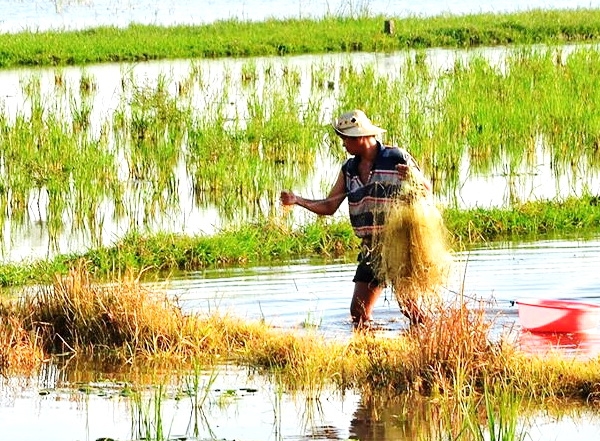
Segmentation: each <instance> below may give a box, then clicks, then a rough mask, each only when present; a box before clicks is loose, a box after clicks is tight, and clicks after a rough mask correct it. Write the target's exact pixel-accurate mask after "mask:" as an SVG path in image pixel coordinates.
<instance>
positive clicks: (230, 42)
mask: <svg viewBox="0 0 600 441" xmlns="http://www.w3.org/2000/svg"><path fill="white" fill-rule="evenodd" d="M389 18H393V17H383V16H369V15H368V14H366V13H365V14H359V15H358V16H357V17H355V18H351V17H345V16H327V17H325V18H322V19H315V20H305V19H288V20H274V19H271V20H266V21H263V22H249V21H240V20H235V19H233V20H225V21H218V22H215V23H212V24H207V25H199V26H173V27H159V26H150V25H148V26H146V25H131V26H129V27H127V28H117V27H101V28H96V29H88V30H82V31H64V32H47V31H44V32H29V31H27V32H22V33H18V34H14V35H13V34H2V35H0V67H1V68H12V67H16V66H63V65H82V64H88V63H102V62H122V61H145V60H158V59H176V58H216V57H254V56H266V55H296V54H307V53H310V54H315V53H333V52H355V51H366V52H391V51H396V50H403V49H409V48H428V47H458V48H468V47H475V46H494V45H505V44H537V43H565V42H581V41H594V40H597V39H598V38H599V37H600V10H599V9H584V8H582V9H577V10H565V11H543V10H531V11H527V12H519V13H512V14H502V15H499V14H476V15H464V16H449V15H440V16H437V17H429V18H420V17H409V18H400V17H398V18H395V19H394V20H395V24H396V25H395V29H396V32H395V34H394V35H387V34H385V33H384V20H386V19H389Z"/></svg>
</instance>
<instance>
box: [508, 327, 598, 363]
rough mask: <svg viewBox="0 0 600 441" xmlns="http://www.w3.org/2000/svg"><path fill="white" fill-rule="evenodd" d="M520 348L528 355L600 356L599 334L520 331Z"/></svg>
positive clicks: (595, 332)
mask: <svg viewBox="0 0 600 441" xmlns="http://www.w3.org/2000/svg"><path fill="white" fill-rule="evenodd" d="M519 346H520V348H521V349H522V350H523V351H525V352H527V353H530V354H535V355H543V356H544V355H552V354H568V355H571V356H574V357H577V358H595V357H597V356H598V355H600V333H599V332H598V331H593V332H581V333H555V332H547V333H536V332H529V331H522V332H521V333H520V335H519Z"/></svg>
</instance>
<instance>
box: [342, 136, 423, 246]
mask: <svg viewBox="0 0 600 441" xmlns="http://www.w3.org/2000/svg"><path fill="white" fill-rule="evenodd" d="M378 146H379V153H378V154H377V157H376V158H375V162H374V163H373V167H372V168H371V172H370V174H369V179H368V181H367V182H366V183H363V182H362V181H361V179H360V176H359V172H358V164H359V162H360V157H356V156H355V157H352V158H350V159H348V160H346V162H344V164H343V165H342V172H343V173H344V177H345V180H346V192H347V194H348V208H349V212H350V223H351V224H352V228H353V229H354V233H355V234H356V235H357V236H358V237H360V238H366V237H370V236H372V235H373V234H374V233H376V232H378V231H380V230H381V229H382V228H383V225H384V222H385V212H386V208H388V207H389V206H390V204H391V203H392V201H393V198H394V197H395V196H396V195H397V194H398V193H399V191H400V189H401V187H402V180H401V179H400V176H399V175H398V171H397V170H396V165H397V164H408V165H411V166H416V165H417V164H416V162H415V160H414V159H413V157H412V156H411V155H410V154H409V153H408V152H407V151H406V150H404V149H401V148H399V147H390V146H384V145H383V144H381V143H380V142H378Z"/></svg>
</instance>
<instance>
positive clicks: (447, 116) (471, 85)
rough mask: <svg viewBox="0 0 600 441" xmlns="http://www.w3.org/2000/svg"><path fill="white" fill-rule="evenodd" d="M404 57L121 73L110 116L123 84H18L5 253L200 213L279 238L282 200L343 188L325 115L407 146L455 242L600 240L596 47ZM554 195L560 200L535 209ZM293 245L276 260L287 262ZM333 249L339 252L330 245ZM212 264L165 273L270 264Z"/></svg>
mask: <svg viewBox="0 0 600 441" xmlns="http://www.w3.org/2000/svg"><path fill="white" fill-rule="evenodd" d="M405 55H406V56H405V57H401V58H399V59H398V60H397V61H396V62H397V63H398V65H397V66H394V67H393V68H392V69H391V70H384V71H381V70H380V68H379V67H378V65H377V63H372V62H367V63H366V64H364V65H356V64H354V63H352V62H351V61H350V60H348V61H345V60H337V61H336V60H333V61H323V62H321V63H318V62H317V63H315V64H311V65H310V66H308V67H299V66H296V65H294V64H293V63H289V64H288V63H282V64H280V63H275V62H274V61H273V60H267V61H263V62H261V63H258V62H257V61H252V60H251V61H242V62H239V63H237V64H224V65H223V66H222V67H220V68H219V71H218V72H214V71H212V70H211V69H210V68H209V67H207V66H204V65H202V64H200V63H191V64H190V65H189V68H188V71H187V72H184V73H183V75H182V76H180V77H176V76H174V75H173V74H170V75H168V74H166V73H164V72H160V71H159V72H158V73H157V76H156V78H155V80H154V81H150V80H148V79H143V78H142V79H140V77H139V76H138V75H137V74H135V72H134V68H133V67H132V68H131V69H128V68H123V70H122V72H121V75H120V76H117V77H115V78H114V79H113V81H114V83H113V84H112V85H113V86H116V88H117V89H116V94H115V102H114V106H108V108H104V107H102V108H98V106H100V105H102V106H107V104H106V103H103V104H100V102H101V100H102V99H101V88H102V87H110V85H103V84H102V83H101V81H100V80H101V79H100V78H96V77H95V76H94V75H92V74H91V73H90V72H87V71H85V70H82V71H81V72H78V73H77V74H75V75H74V76H73V75H67V74H66V72H64V71H63V70H61V69H57V70H54V71H49V72H46V74H45V75H38V74H31V75H28V76H25V77H22V78H19V81H20V87H21V91H20V94H21V95H20V96H19V97H18V99H19V100H22V102H23V104H19V105H17V106H16V110H15V108H14V103H12V104H11V106H9V104H10V102H8V101H7V104H6V106H4V107H3V111H2V112H0V132H1V133H2V137H1V138H0V154H1V156H2V161H3V171H2V173H1V174H0V184H1V187H2V188H3V189H5V191H3V192H2V193H0V208H1V210H0V226H2V228H1V229H0V238H2V239H3V240H2V243H3V245H5V246H6V245H7V244H8V243H10V240H11V239H12V236H13V235H14V234H16V233H18V232H19V231H22V230H23V229H25V228H28V227H29V226H30V225H31V224H36V225H39V227H40V228H41V229H43V230H44V231H45V232H47V234H48V236H49V238H50V248H51V249H50V253H51V254H52V255H55V254H56V252H57V251H58V249H59V240H60V238H61V237H63V236H65V235H71V236H75V237H78V238H81V241H82V242H85V243H86V244H89V248H102V247H103V246H104V244H106V242H107V241H106V238H105V237H104V235H105V234H106V233H105V230H106V225H107V224H115V225H116V228H117V229H119V230H120V231H124V232H129V233H130V234H131V235H132V236H133V235H139V236H141V237H148V236H149V235H151V234H152V233H156V232H157V231H164V229H163V225H164V222H165V221H169V220H170V219H173V218H184V219H185V218H186V217H187V216H188V212H189V210H190V209H191V210H192V211H193V213H194V214H198V215H200V216H201V215H202V214H203V213H205V212H210V211H214V212H215V213H216V214H217V216H218V222H219V224H218V225H217V227H218V228H216V230H217V231H223V230H225V231H232V230H236V229H239V230H241V231H242V232H241V233H240V234H241V235H242V236H243V235H244V234H245V233H243V230H244V228H245V227H244V225H246V224H250V225H264V224H278V223H280V222H281V217H282V214H281V212H280V211H281V210H280V207H279V204H278V193H279V191H280V190H282V189H285V188H291V189H298V188H304V187H306V186H309V187H312V191H314V192H319V193H324V192H325V191H326V190H321V188H326V187H329V186H330V185H331V181H332V180H333V179H334V178H335V176H336V174H337V170H338V169H339V166H340V164H341V162H342V160H343V159H344V152H343V149H342V147H341V145H340V144H339V142H337V140H336V139H335V138H334V137H332V136H331V130H330V129H329V128H328V127H327V125H326V122H327V121H328V117H327V115H332V114H333V113H335V112H337V111H338V109H342V108H343V109H345V108H349V107H354V106H355V105H356V104H357V103H361V106H362V107H363V108H364V109H365V111H367V113H369V114H370V115H373V119H374V120H376V121H377V122H379V121H381V124H382V125H384V126H385V127H386V128H387V130H388V132H387V133H386V139H385V141H386V142H388V143H393V144H398V145H403V146H407V147H408V149H409V150H410V151H411V153H412V154H413V155H414V156H415V157H416V158H417V160H418V162H419V163H420V164H421V165H422V167H423V169H424V170H425V172H426V174H428V175H429V176H430V177H431V178H432V181H433V183H434V192H435V195H436V197H437V198H438V200H439V201H440V204H441V205H442V206H443V210H444V216H445V218H446V222H447V225H448V227H449V229H450V233H451V234H452V235H453V236H454V237H455V238H456V239H457V241H458V242H464V243H469V242H473V241H479V240H483V241H488V240H494V239H497V238H502V237H506V236H507V235H516V234H551V233H552V232H558V231H564V232H571V231H573V230H576V229H578V228H581V229H585V228H594V227H595V226H597V217H598V212H597V198H598V195H597V192H598V189H597V177H598V173H599V170H600V153H599V152H600V150H599V149H598V145H599V140H598V133H597V132H598V131H597V126H598V125H599V120H598V118H599V117H598V112H597V111H596V103H597V102H598V101H599V100H600V96H598V93H599V92H598V91H600V87H598V78H600V76H599V75H597V69H598V67H597V66H598V65H600V63H599V59H600V52H598V50H597V49H596V48H594V47H587V46H578V47H570V48H569V49H567V48H564V47H558V48H518V49H517V48H515V49H506V50H503V53H502V55H501V57H500V58H501V59H500V60H495V61H494V60H492V59H487V58H486V57H484V56H483V55H482V54H478V53H472V54H468V53H467V54H465V55H466V58H462V57H459V56H457V55H456V54H454V55H452V61H445V62H444V63H443V65H438V64H439V62H437V61H435V59H433V58H432V59H429V58H428V56H427V54H425V53H422V52H414V53H407V54H405ZM399 72H401V73H402V75H400V74H399ZM574 79H575V80H574ZM102 80H104V79H102ZM223 97H226V98H225V99H223ZM398 97H402V99H398ZM98 100H100V101H98ZM331 102H335V103H337V104H336V105H335V106H334V107H335V108H331V106H330V105H328V104H327V103H331ZM207 165H210V166H207ZM315 168H316V170H314V169H315ZM321 175H322V177H321V178H320V179H321V181H322V182H314V181H316V179H317V178H315V176H321ZM233 176H234V177H235V179H232V177H233ZM469 181H475V182H480V183H482V185H490V188H492V187H493V188H494V191H495V193H498V196H497V198H496V199H498V200H495V201H494V206H491V207H490V206H487V205H484V206H482V207H474V206H472V205H469V203H468V201H464V200H463V195H462V194H461V190H462V189H463V187H464V186H465V185H466V184H468V183H469ZM488 182H489V184H488ZM552 184H554V188H555V195H554V196H544V197H541V196H538V195H536V190H537V188H538V187H542V186H546V187H548V186H551V185H552ZM474 185H478V184H474ZM498 188H500V189H501V190H500V191H498ZM190 205H191V208H190ZM467 217H470V218H469V219H467ZM182 222H186V221H185V220H183V221H182ZM174 223H175V224H177V226H176V227H175V228H176V229H178V228H180V224H179V222H174ZM284 223H288V221H285V222H284ZM170 228H172V227H171V225H169V226H167V227H166V228H165V229H166V230H169V229H170ZM201 228H202V227H201V226H198V227H197V228H196V230H200V229H201ZM248 228H250V229H251V228H252V227H248ZM285 231H286V233H287V232H289V229H288V230H285ZM198 234H200V233H198ZM202 236H204V235H202ZM278 237H281V238H285V236H284V235H279V236H278ZM192 240H196V241H198V242H202V243H205V238H204V237H201V238H197V239H192ZM215 240H216V242H218V241H219V240H220V239H219V238H217V239H215ZM310 240H312V239H309V241H310ZM285 242H286V241H285V240H284V243H282V244H281V245H280V248H281V250H278V249H276V247H274V248H271V249H270V251H271V252H273V254H274V255H277V256H283V255H286V253H287V251H286V248H289V244H286V243H285ZM242 243H244V241H242ZM221 245H222V244H221ZM343 245H346V244H343ZM141 246H143V244H141ZM336 246H337V245H336ZM321 249H322V250H323V251H324V254H325V255H327V254H329V253H331V251H330V250H328V249H327V244H326V243H325V244H323V245H321ZM203 250H204V248H203V245H202V246H200V249H198V250H195V251H193V254H192V255H190V254H189V253H187V252H185V250H183V252H180V251H181V250H178V251H177V252H180V256H170V257H172V260H171V261H169V262H163V263H159V264H158V266H161V267H175V266H177V267H180V266H181V265H180V264H179V263H177V264H176V265H173V264H172V261H178V260H180V259H187V260H189V261H190V262H191V263H190V264H189V265H190V266H196V265H197V266H198V267H201V266H203V265H205V264H212V263H214V262H216V261H219V260H224V261H225V262H235V261H239V262H242V263H243V262H250V261H259V260H261V259H263V257H264V255H266V253H261V252H260V251H256V250H253V249H252V244H250V250H240V251H233V252H231V251H228V250H223V251H220V252H217V255H215V254H214V253H213V252H210V253H207V252H205V251H203ZM296 250H297V251H306V248H304V249H303V248H302V247H296ZM154 251H158V250H154ZM315 251H317V250H316V249H315ZM102 253H103V252H102V251H100V254H102ZM294 253H295V250H290V252H289V253H287V255H289V256H292V257H293V256H294ZM159 254H160V253H159ZM209 254H210V255H209ZM309 254H312V251H311V252H309ZM165 257H169V256H165ZM119 260H120V259H119V258H117V261H119ZM117 263H118V262H117ZM110 264H111V263H110V262H103V263H100V266H102V265H110ZM144 264H146V262H144ZM156 264H157V262H151V265H153V266H156Z"/></svg>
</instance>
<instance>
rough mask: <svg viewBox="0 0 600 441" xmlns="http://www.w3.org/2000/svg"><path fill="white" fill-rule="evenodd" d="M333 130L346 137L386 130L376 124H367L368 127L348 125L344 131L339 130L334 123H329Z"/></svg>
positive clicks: (367, 134) (378, 133) (378, 132)
mask: <svg viewBox="0 0 600 441" xmlns="http://www.w3.org/2000/svg"><path fill="white" fill-rule="evenodd" d="M331 126H332V127H333V130H334V131H335V133H336V134H337V135H338V136H346V137H348V138H360V137H362V136H377V135H381V134H382V133H385V132H386V130H385V129H382V128H381V127H377V126H374V125H372V126H368V127H350V128H348V129H346V130H344V131H342V130H339V129H338V128H337V127H336V126H335V124H332V125H331Z"/></svg>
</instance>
